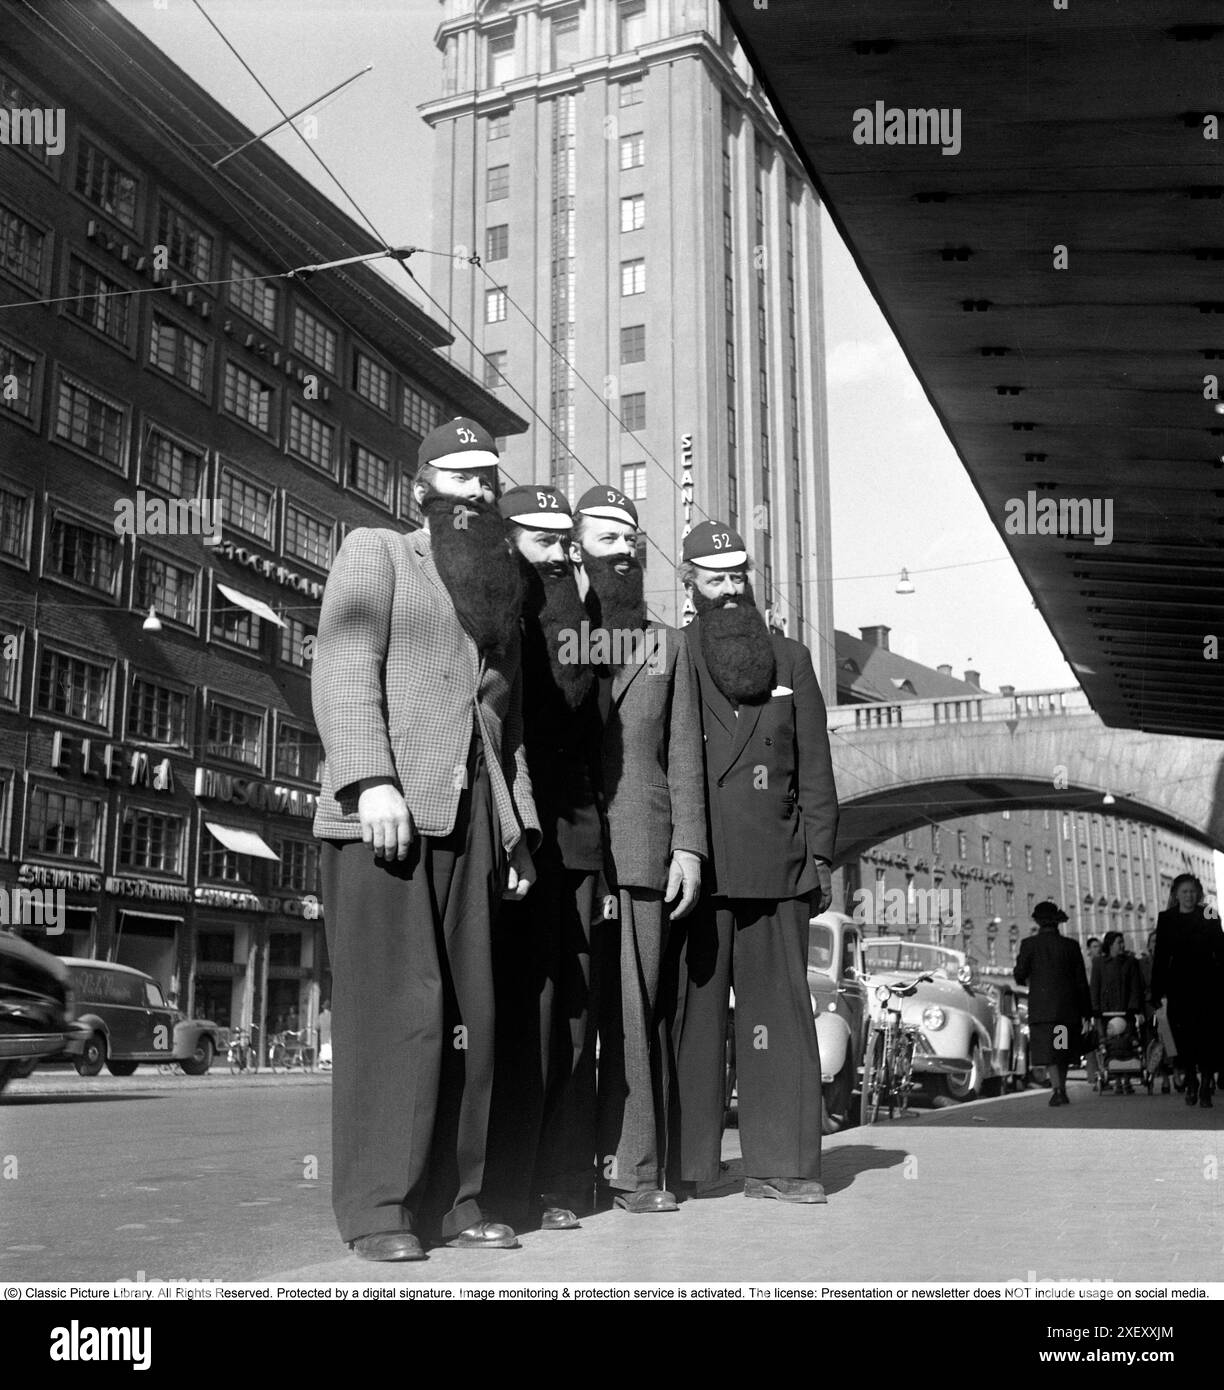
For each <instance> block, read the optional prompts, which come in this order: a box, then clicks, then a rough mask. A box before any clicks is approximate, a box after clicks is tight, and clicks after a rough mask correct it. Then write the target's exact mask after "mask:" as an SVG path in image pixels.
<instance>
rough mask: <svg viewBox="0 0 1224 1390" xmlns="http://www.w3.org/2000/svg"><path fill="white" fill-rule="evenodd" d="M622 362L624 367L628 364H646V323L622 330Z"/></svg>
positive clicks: (632, 325) (635, 324)
mask: <svg viewBox="0 0 1224 1390" xmlns="http://www.w3.org/2000/svg"><path fill="white" fill-rule="evenodd" d="M620 360H621V364H622V365H624V364H625V363H626V362H645V360H646V325H645V324H644V323H634V324H630V325H629V327H628V328H622V329H621V331H620Z"/></svg>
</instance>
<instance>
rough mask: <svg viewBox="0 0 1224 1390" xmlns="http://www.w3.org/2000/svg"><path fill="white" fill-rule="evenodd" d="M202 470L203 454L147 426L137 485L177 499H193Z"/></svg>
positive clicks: (155, 427)
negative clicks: (159, 491) (166, 493)
mask: <svg viewBox="0 0 1224 1390" xmlns="http://www.w3.org/2000/svg"><path fill="white" fill-rule="evenodd" d="M203 467H204V454H203V452H202V451H201V450H199V449H191V448H189V447H188V446H187V445H185V444H180V443H179V441H178V440H177V439H172V438H171V437H170V436H169V435H168V434H166V433H165V431H164V430H160V429H158V428H157V426H156V425H150V426H149V427H148V431H147V433H146V435H145V445H144V450H143V452H142V454H141V460H140V481H141V482H142V483H147V484H149V485H151V486H152V487H159V488H161V489H162V490H163V491H165V492H170V493H173V494H174V495H175V496H176V497H194V496H195V493H196V489H197V488H198V487H199V484H200V473H201V471H202V470H203Z"/></svg>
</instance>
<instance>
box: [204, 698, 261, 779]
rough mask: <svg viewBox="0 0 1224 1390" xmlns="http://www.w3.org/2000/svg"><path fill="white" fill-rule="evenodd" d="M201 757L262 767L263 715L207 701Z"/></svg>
mask: <svg viewBox="0 0 1224 1390" xmlns="http://www.w3.org/2000/svg"><path fill="white" fill-rule="evenodd" d="M205 753H206V755H207V756H208V757H210V758H224V759H226V760H227V761H229V762H232V763H243V764H245V765H246V766H247V767H262V766H263V715H262V714H256V713H254V712H253V711H251V710H244V709H238V708H237V707H236V706H234V705H227V704H225V702H224V701H222V700H216V699H213V700H210V701H209V702H208V747H207V748H206V749H205Z"/></svg>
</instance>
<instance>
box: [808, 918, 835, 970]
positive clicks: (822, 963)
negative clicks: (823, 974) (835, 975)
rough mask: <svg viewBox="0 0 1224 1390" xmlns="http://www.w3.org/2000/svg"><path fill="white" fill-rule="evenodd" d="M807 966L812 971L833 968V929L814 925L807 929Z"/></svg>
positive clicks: (817, 924)
mask: <svg viewBox="0 0 1224 1390" xmlns="http://www.w3.org/2000/svg"><path fill="white" fill-rule="evenodd" d="M808 965H809V967H810V968H811V969H812V970H825V971H828V970H831V969H832V968H833V929H832V927H825V926H821V925H820V924H819V923H816V924H814V925H812V926H810V927H809V928H808Z"/></svg>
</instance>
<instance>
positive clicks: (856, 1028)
mask: <svg viewBox="0 0 1224 1390" xmlns="http://www.w3.org/2000/svg"><path fill="white" fill-rule="evenodd" d="M863 973H864V972H863V934H862V931H861V929H860V927H859V924H858V923H857V922H856V921H855V920H854V919H853V918H852V917H847V916H846V915H845V913H843V912H822V913H821V914H820V916H819V917H813V918H812V920H811V922H810V923H809V925H808V969H807V978H808V990H809V991H810V993H811V996H812V1012H813V1015H814V1017H815V1019H816V1036H817V1039H818V1040H819V1042H820V1072H821V1081H822V1082H823V1085H824V1107H823V1120H824V1132H825V1133H826V1134H835V1133H836V1132H837V1131H838V1130H839V1129H841V1128H842V1127H843V1126H844V1125H845V1123H846V1120H847V1117H848V1116H849V1115H850V1114H851V1109H852V1097H853V1095H854V1092H855V1091H857V1090H858V1088H859V1084H860V1079H861V1075H862V1069H863V1048H864V1046H865V1044H866V1041H867V1028H868V1025H869V1023H870V1018H871V1015H870V1011H869V1009H868V1001H867V986H866V984H865V983H864V980H863Z"/></svg>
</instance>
